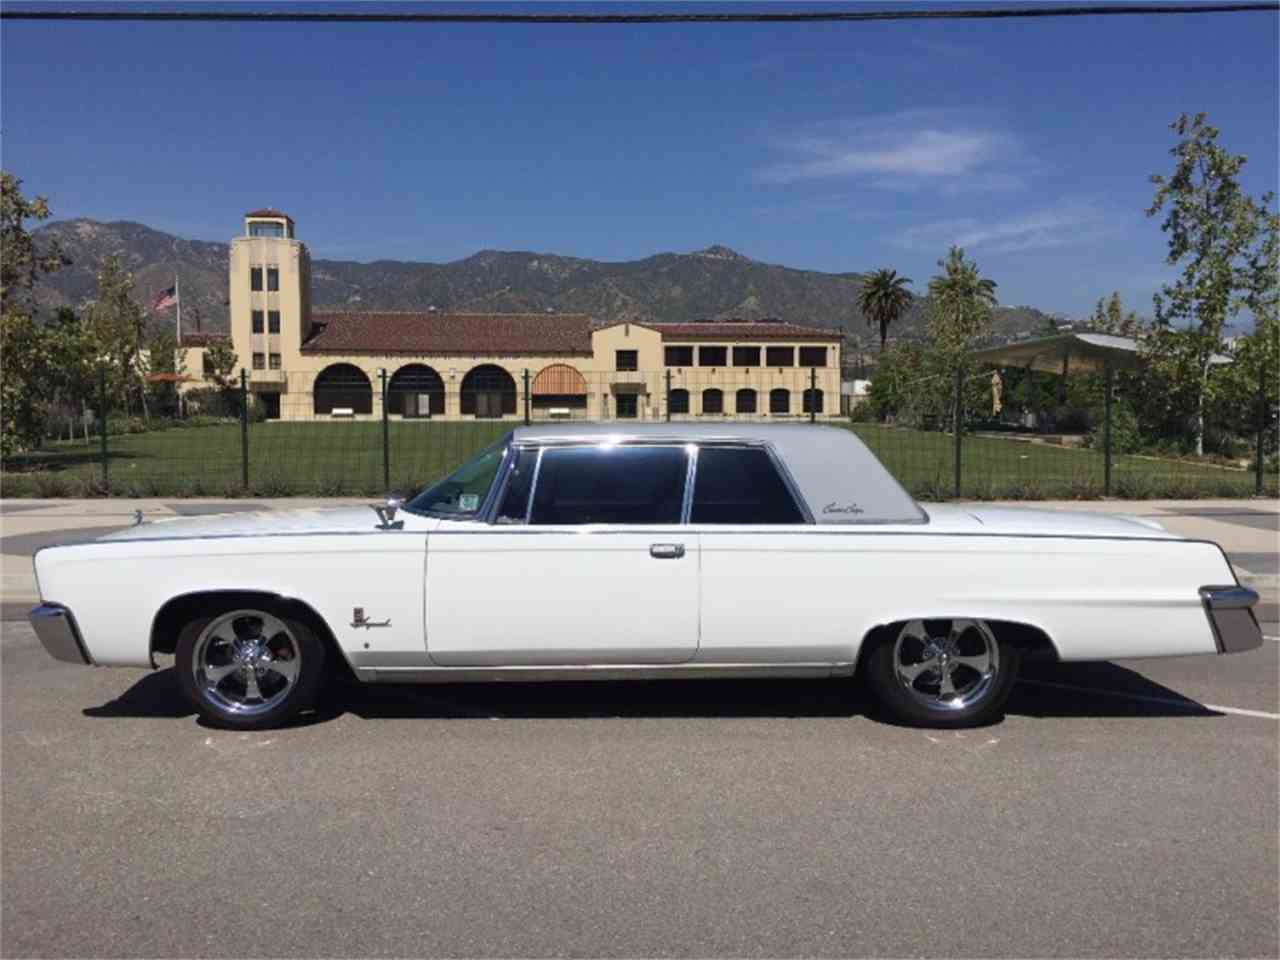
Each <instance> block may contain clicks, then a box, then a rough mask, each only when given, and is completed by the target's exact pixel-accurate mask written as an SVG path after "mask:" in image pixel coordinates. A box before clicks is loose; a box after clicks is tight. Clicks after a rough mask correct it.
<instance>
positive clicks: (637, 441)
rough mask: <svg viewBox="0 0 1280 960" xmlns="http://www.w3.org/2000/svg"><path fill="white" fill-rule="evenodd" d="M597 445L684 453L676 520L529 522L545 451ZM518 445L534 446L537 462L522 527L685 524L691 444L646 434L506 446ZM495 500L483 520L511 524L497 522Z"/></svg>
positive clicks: (515, 446)
mask: <svg viewBox="0 0 1280 960" xmlns="http://www.w3.org/2000/svg"><path fill="white" fill-rule="evenodd" d="M598 447H669V448H672V449H675V450H680V451H681V452H682V453H684V455H685V474H684V484H685V486H684V490H682V491H681V495H680V519H678V520H676V521H674V522H668V521H664V522H661V523H598V524H587V523H534V522H533V502H534V500H535V499H536V498H537V494H538V483H539V482H540V481H541V479H542V458H543V457H544V456H545V455H546V452H547V451H548V450H553V449H554V450H564V449H575V448H581V449H595V448H598ZM521 448H534V449H537V451H538V462H537V464H536V465H535V466H534V469H533V483H532V484H531V485H530V487H529V503H528V505H527V506H526V508H525V519H524V526H526V527H539V528H547V529H552V530H555V529H572V528H573V527H583V526H599V527H671V526H684V525H685V524H686V523H688V517H689V504H690V490H691V489H692V486H691V478H692V472H691V467H690V463H691V462H692V461H693V459H694V458H695V456H696V453H695V450H694V449H693V448H694V445H693V444H690V443H686V442H682V441H680V440H672V439H660V438H657V437H655V438H653V439H650V438H648V437H632V438H624V439H618V440H616V441H615V440H614V439H613V438H612V437H611V438H609V439H607V440H594V441H586V440H584V439H581V438H579V439H574V438H565V439H564V440H537V441H525V442H523V443H521V442H516V443H512V444H511V447H510V449H511V450H513V451H514V450H516V449H521ZM510 459H511V461H512V462H514V459H515V458H514V456H512V457H511V458H510ZM508 472H509V470H508ZM503 481H504V482H503V489H504V490H505V489H506V477H505V476H504V478H503ZM498 502H499V501H496V500H495V501H494V504H493V510H492V512H491V514H490V515H489V516H487V517H486V518H485V522H486V523H491V524H494V525H495V526H503V527H508V526H511V524H498V523H497V508H498Z"/></svg>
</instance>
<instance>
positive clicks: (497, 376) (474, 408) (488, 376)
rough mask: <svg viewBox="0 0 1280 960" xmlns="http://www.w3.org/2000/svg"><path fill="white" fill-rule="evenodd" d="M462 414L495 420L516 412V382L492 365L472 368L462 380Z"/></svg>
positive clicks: (487, 364)
mask: <svg viewBox="0 0 1280 960" xmlns="http://www.w3.org/2000/svg"><path fill="white" fill-rule="evenodd" d="M462 412H463V413H469V414H471V415H472V416H475V417H489V418H493V419H496V418H498V417H501V416H502V415H503V414H507V413H515V412H516V382H515V380H513V379H512V377H511V374H509V373H507V371H505V370H503V369H502V368H501V367H499V366H496V365H494V364H492V363H486V364H483V365H482V366H479V367H474V368H472V369H471V370H469V371H468V372H467V375H466V376H465V377H463V378H462Z"/></svg>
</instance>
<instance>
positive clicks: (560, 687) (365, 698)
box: [83, 663, 1222, 726]
mask: <svg viewBox="0 0 1280 960" xmlns="http://www.w3.org/2000/svg"><path fill="white" fill-rule="evenodd" d="M194 712H195V711H194V710H193V709H192V708H191V707H190V706H189V705H188V703H187V701H186V699H185V698H184V697H183V695H182V692H181V690H179V688H178V681H177V677H176V676H175V675H174V669H173V668H172V667H168V668H165V669H163V670H157V671H155V672H153V673H149V674H147V675H146V676H145V677H143V678H142V679H141V680H139V681H138V682H137V683H135V684H134V685H133V686H132V687H130V688H129V689H128V690H126V691H124V693H122V694H121V695H120V696H119V697H117V698H115V699H114V700H111V701H109V702H107V703H105V704H102V705H101V706H97V707H89V708H87V709H85V710H84V711H83V713H84V715H85V716H87V717H94V718H111V717H153V718H177V717H188V716H191V715H192V714H193V713H194ZM1006 712H1007V713H1009V714H1014V715H1018V716H1028V717H1037V718H1048V717H1181V718H1191V717H1218V716H1222V714H1220V713H1218V712H1216V711H1214V710H1210V709H1208V708H1207V707H1205V706H1203V705H1201V704H1200V703H1197V702H1196V701H1195V700H1192V699H1191V698H1189V697H1185V696H1183V695H1182V694H1180V693H1178V692H1176V691H1174V690H1171V689H1169V688H1168V687H1165V686H1162V685H1161V684H1158V683H1156V682H1154V681H1152V680H1148V679H1147V678H1146V677H1144V676H1142V675H1141V674H1139V673H1137V672H1136V671H1134V670H1130V669H1128V668H1126V667H1121V666H1118V665H1116V664H1114V663H1082V664H1052V663H1050V664H1027V665H1026V666H1025V667H1024V669H1023V676H1022V678H1021V679H1020V681H1019V683H1018V684H1017V686H1016V687H1015V688H1014V690H1013V693H1012V695H1011V696H1010V698H1009V704H1008V707H1007V710H1006ZM344 714H352V715H354V716H357V717H360V718H361V719H364V720H394V719H422V720H466V719H512V720H516V719H533V720H563V719H593V718H599V719H604V718H641V717H644V718H678V717H696V718H710V719H715V718H725V719H732V718H738V717H779V718H781V717H856V716H870V717H873V718H875V719H877V720H882V721H883V720H884V718H883V717H882V716H881V715H880V713H879V712H878V711H877V710H876V707H875V704H874V702H873V701H872V700H871V698H870V696H869V695H868V694H867V693H866V691H865V689H864V688H863V685H862V684H861V683H860V682H857V681H851V680H849V679H845V678H834V679H830V680H768V679H759V680H702V681H687V680H629V681H588V682H567V681H566V682H554V683H515V682H499V683H459V684H434V685H414V684H364V683H359V682H357V681H354V680H344V681H341V682H335V683H333V684H331V685H330V687H329V688H328V689H327V690H326V691H325V693H324V695H323V696H322V697H321V699H320V702H319V704H318V705H317V708H316V710H314V711H312V712H310V713H308V714H305V715H304V716H302V717H300V718H299V719H298V721H297V724H295V725H304V726H305V725H309V724H314V723H324V722H327V721H330V720H334V719H336V718H338V717H341V716H343V715H344Z"/></svg>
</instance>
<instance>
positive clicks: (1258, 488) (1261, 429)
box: [1253, 357, 1270, 497]
mask: <svg viewBox="0 0 1280 960" xmlns="http://www.w3.org/2000/svg"><path fill="white" fill-rule="evenodd" d="M1268 419H1270V418H1269V417H1268V416H1267V363H1266V361H1265V360H1263V359H1262V358H1261V357H1259V358H1258V443H1257V446H1256V448H1255V449H1254V456H1253V460H1254V463H1253V492H1254V494H1255V495H1256V496H1259V497H1260V496H1262V455H1263V453H1264V452H1265V451H1264V449H1263V447H1264V444H1265V442H1266V438H1267V420H1268Z"/></svg>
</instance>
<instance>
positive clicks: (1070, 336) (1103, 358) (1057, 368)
mask: <svg viewBox="0 0 1280 960" xmlns="http://www.w3.org/2000/svg"><path fill="white" fill-rule="evenodd" d="M973 358H974V359H975V360H977V361H978V362H979V363H989V364H992V365H994V366H1008V367H1022V368H1024V369H1030V370H1042V371H1044V372H1045V373H1056V374H1059V375H1062V376H1070V375H1071V374H1073V373H1101V372H1103V371H1105V370H1106V369H1107V368H1108V367H1110V368H1111V369H1112V370H1124V369H1129V368H1132V367H1136V366H1138V364H1139V362H1140V361H1141V355H1140V354H1139V352H1138V341H1137V340H1135V339H1134V338H1133V337H1117V336H1113V335H1112V334H1109V333H1061V334H1058V335H1057V336H1053V337H1042V338H1040V339H1039V340H1024V341H1022V342H1021V343H1006V344H1002V345H1000V346H998V347H986V348H985V349H982V350H976V351H974V353H973ZM1230 362H1231V358H1230V357H1227V356H1223V355H1222V354H1220V353H1216V354H1214V355H1213V363H1215V364H1222V363H1230Z"/></svg>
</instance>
